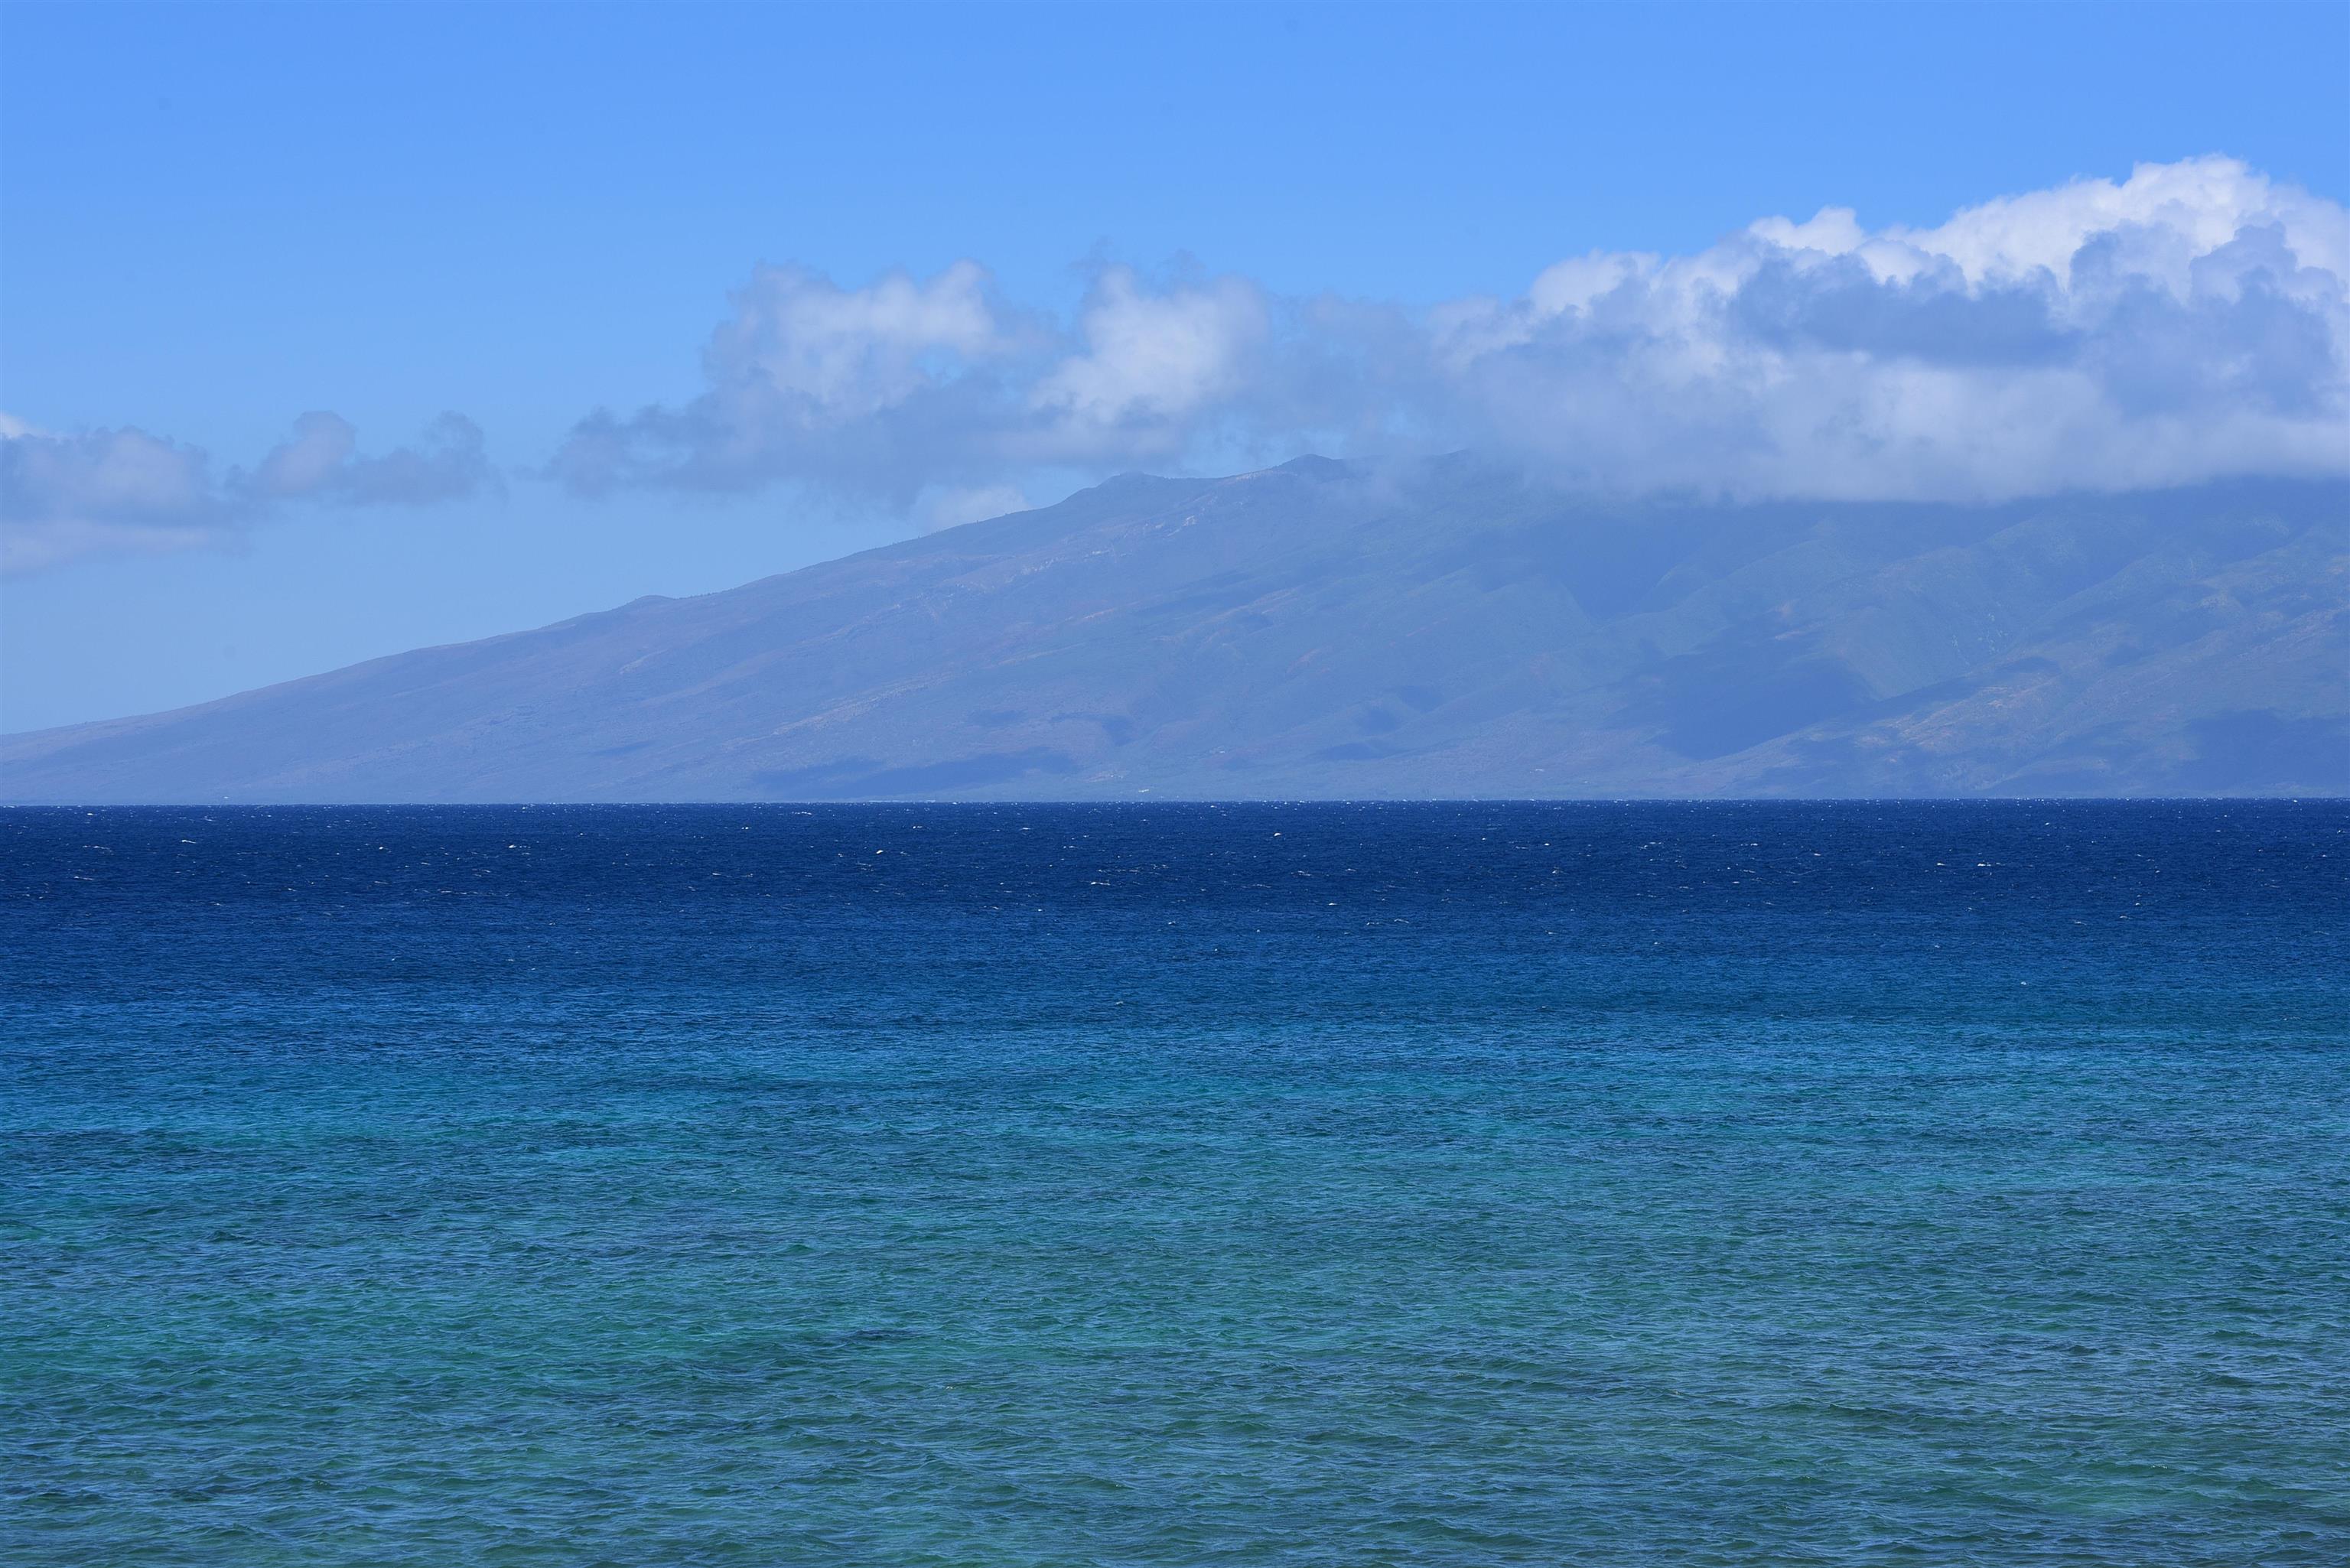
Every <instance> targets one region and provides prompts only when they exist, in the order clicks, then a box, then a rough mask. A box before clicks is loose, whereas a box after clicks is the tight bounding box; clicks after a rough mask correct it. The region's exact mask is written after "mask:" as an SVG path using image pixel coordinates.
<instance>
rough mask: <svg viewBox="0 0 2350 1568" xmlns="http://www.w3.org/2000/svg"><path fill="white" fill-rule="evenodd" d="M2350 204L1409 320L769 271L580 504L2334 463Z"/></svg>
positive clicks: (583, 429)
mask: <svg viewBox="0 0 2350 1568" xmlns="http://www.w3.org/2000/svg"><path fill="white" fill-rule="evenodd" d="M2345 279H2350V213H2345V210H2344V208H2342V207H2341V206H2340V205H2338V204H2336V203H2334V202H2329V201H2325V200H2323V199H2320V198H2317V197H2314V196H2311V195H2309V194H2308V193H2306V192H2301V191H2297V190H2294V189H2292V188H2289V187H2285V186H2281V185H2277V184H2274V183H2272V182H2271V181H2269V180H2268V179H2267V178H2266V177H2265V176H2263V175H2262V174H2260V173H2258V172H2257V171H2253V170H2251V169H2249V168H2247V167H2246V166H2244V165H2243V164H2241V163H2239V162H2236V161H2231V160H2228V159H2222V158H2208V159H2199V160H2194V161H2187V162H2183V163H2176V164H2168V165H2143V166H2141V167H2139V168H2138V169H2137V170H2136V171H2134V172H2133V173H2132V174H2131V175H2130V177H2129V178H2128V179H2127V180H2126V181H2123V182H2113V181H2108V180H2084V181H2080V182H2074V183H2072V184H2068V185H2064V186H2062V187H2059V188H2057V189H2054V190H2049V191H2041V192H2032V193H2030V194H2026V195H2022V196H2015V197H2009V198H2003V199H2002V200H1999V201H1995V202H1986V203H1984V204H1983V205H1981V206H1979V207H1974V208H1970V209H1968V210H1967V211H1965V212H1962V213H1958V214H1957V215H1955V216H1954V217H1952V218H1951V219H1950V221H1949V222H1948V223H1944V224H1942V225H1940V226H1939V227H1937V228H1932V229H1923V230H1910V229H1904V228H1899V227H1894V228H1887V229H1878V230H1868V229H1864V228H1863V227H1862V226H1861V225H1860V223H1858V221H1857V219H1856V217H1855V215H1854V214H1853V213H1850V212H1847V211H1844V210H1841V209H1830V210H1828V211H1825V212H1823V213H1819V214H1818V215H1816V216H1814V217H1813V218H1812V219H1810V220H1809V221H1807V222H1804V223H1794V222H1790V221H1789V220H1786V219H1783V218H1770V219H1764V220H1763V221H1761V222H1758V223H1753V224H1752V225H1750V226H1749V227H1747V228H1746V229H1744V230H1742V231H1740V232H1738V233H1736V234H1731V235H1730V236H1729V237H1727V238H1725V239H1724V240H1722V241H1721V243H1719V244H1716V245H1714V246H1713V247H1712V248H1711V249H1709V250H1706V251H1704V252H1701V253H1700V254H1695V255H1688V256H1671V257H1667V256H1658V255H1650V254H1635V253H1621V252H1598V253H1594V254H1589V255H1585V256H1577V257H1572V258H1569V259H1567V260H1565V261H1561V262H1560V263H1558V264H1557V265H1554V266H1552V267H1550V268H1549V269H1547V270H1546V271H1544V273H1542V274H1541V275H1539V276H1537V277H1536V278H1535V279H1534V281H1533V283H1532V284H1531V285H1530V286H1528V287H1527V289H1526V290H1525V292H1524V293H1523V294H1522V295H1520V296H1516V297H1514V298H1508V299H1493V298H1468V299H1461V300H1457V301H1452V302H1450V303H1448V304H1445V305H1443V306H1439V307H1438V308H1435V309H1433V310H1429V311H1424V312H1409V311H1405V310H1402V309H1399V308H1397V307H1393V306H1385V305H1380V304H1377V303H1364V302H1359V301H1349V300H1341V299H1336V298H1328V297H1323V298H1284V297H1279V296H1274V295H1271V294H1269V293H1267V292H1266V291H1265V290H1263V289H1262V288H1260V287H1258V286H1256V285H1254V284H1253V283H1251V282H1249V281H1248V280H1246V279H1243V278H1238V277H1191V278H1186V279H1180V280H1177V281H1174V282H1170V283H1161V284H1152V283H1150V282H1148V281H1146V280H1145V279H1143V278H1142V277H1140V276H1139V275H1137V274H1135V273H1133V272H1131V271H1129V270H1127V269H1125V268H1118V267H1112V268H1108V269H1106V270H1104V271H1103V272H1101V273H1100V274H1099V275H1097V278H1096V280H1095V282H1094V286H1093V287H1092V290H1091V292H1090V294H1089V296H1088V297H1087V300H1086V302H1085V304H1084V306H1083V307H1082V308H1081V309H1080V310H1079V312H1078V313H1077V316H1076V319H1075V320H1073V321H1067V322H1056V321H1053V320H1050V319H1046V318H1044V317H1038V316H1035V315H1034V314H1032V313H1027V312H1024V311H1022V310H1019V309H1017V308H1015V307H1014V306H1011V305H1010V304H1008V303H1007V302H1006V301H1004V300H1003V298H1002V297H1000V296H999V295H998V294H997V293H996V292H995V291H994V289H993V286H991V284H990V281H989V278H988V275H987V274H986V272H985V271H984V270H983V268H981V267H980V266H978V265H975V264H973V263H970V262H963V263H958V264H957V265H954V266H952V267H950V268H949V269H947V270H946V271H945V272H942V273H941V274H939V275H937V276H935V277H932V278H929V279H918V278H914V277H910V276H907V275H892V276H889V277H885V278H883V279H881V280H880V281H879V282H877V283H874V284H872V285H870V286H867V287H863V288H844V287H842V286H838V285H837V284H835V283H833V282H832V281H830V280H828V279H827V278H824V277H821V276H818V275H814V274H811V273H807V272H805V271H800V270H797V269H793V268H775V267H771V268H762V269H761V270H760V271H759V272H757V273H756V274H754V275H753V277H752V278H751V280H750V282H749V283H748V284H747V285H746V286H744V287H743V290H742V291H741V292H740V293H738V294H737V295H736V296H734V299H733V315H732V316H731V317H729V318H728V319H727V320H726V321H725V322H724V323H723V324H722V325H721V326H720V327H719V328H718V329H717V331H716V332H715V333H714V334H713V335H712V338H711V340H710V342H709V344H708V346H707V348H705V350H704V353H703V372H704V377H705V382H706V386H705V389H704V390H703V392H702V394H701V395H700V396H699V397H697V398H695V399H694V400H691V402H689V403H686V404H684V405H683V406H681V407H652V408H647V409H643V410H639V411H637V412H635V413H633V414H629V415H625V416H623V415H619V414H615V413H612V412H610V411H607V410H598V412H596V413H594V414H591V415H590V416H589V417H587V419H585V420H583V421H580V422H579V424H578V425H577V428H576V429H575V430H574V431H573V432H572V434H571V436H570V438H569V439H568V440H567V442H566V443H565V444H564V446H563V448H562V449H561V451H560V452H559V453H558V454H557V456H556V461H555V462H554V464H553V472H555V474H556V476H557V477H558V478H559V479H561V480H562V481H563V482H564V483H566V484H567V486H568V487H570V488H571V489H572V490H574V491H575V492H577V493H589V494H592V493H600V492H604V491H608V490H612V489H616V488H623V487H632V486H668V487H677V488H685V489H707V490H746V489H755V488H758V487H761V486H764V485H766V484H770V483H777V482H796V483H810V484H815V485H818V486H822V487H828V488H832V489H836V490H837V491H840V492H843V493H850V494H855V495H862V496H866V497H868V498H871V499H875V500H879V501H882V502H886V503H888V504H894V505H898V506H901V507H906V508H908V509H910V510H912V511H916V512H920V513H923V514H926V515H929V516H931V518H933V519H934V520H935V519H936V518H939V517H943V516H948V515H951V514H958V513H960V512H962V511H963V510H964V509H965V508H964V506H962V505H961V504H950V505H947V506H946V507H945V508H944V509H943V510H942V509H941V505H940V503H939V502H938V499H937V498H938V497H941V496H948V497H957V498H961V497H973V496H991V497H1001V496H1005V495H1013V494H1016V493H1017V491H1016V490H1015V489H1010V488H1007V487H1013V486H1017V485H1019V484H1020V483H1021V482H1022V480H1023V478H1024V476H1026V475H1030V474H1033V473H1035V472H1037V471H1039V470H1042V469H1055V468H1057V469H1076V470H1094V471H1107V470H1110V469H1116V468H1122V467H1130V466H1141V465H1149V464H1177V463H1182V462H1215V461H1218V460H1221V459H1228V458H1231V457H1232V456H1235V455H1243V456H1263V457H1267V458H1271V457H1277V456H1286V455H1293V454H1294V453H1295V452H1298V451H1301V450H1305V449H1307V448H1315V449H1319V450H1324V451H1342V452H1347V451H1350V452H1362V453H1385V452H1395V451H1398V450H1417V449H1425V448H1430V447H1452V446H1469V447H1474V448H1478V449H1481V450H1482V451H1484V452H1489V453H1491V454H1492V455H1496V456H1502V457H1514V458H1517V459H1520V460H1523V461H1524V462H1528V463H1529V464H1531V465H1533V466H1534V467H1536V468H1538V469H1539V470H1541V471H1542V472H1544V473H1545V474H1546V475H1547V476H1549V477H1551V478H1553V479H1555V480H1559V481H1563V482H1566V483H1578V484H1585V485H1590V486H1594V487H1597V488H1601V489H1607V490H1619V491H1649V490H1658V489H1690V490H1695V491H1698V492H1701V493H1718V494H1725V495H1733V496H1765V495H1779V496H1819V497H1842V498H1894V497H1900V498H1950V499H1984V498H1995V497H2000V496H2007V495H2013V494H2019V493H2035V492H2045V491H2054V490H2060V489H2067V488H2076V487H2078V488H2093V489H2114V488H2131V487H2137V486H2146V485H2160V484H2169V483H2185V482H2192V481H2196V480H2200V479H2207V478H2211V477H2216V476H2220V475H2225V474H2236V473H2275V474H2312V473H2342V472H2350V425H2345V418H2350V396H2345V345H2350V290H2345Z"/></svg>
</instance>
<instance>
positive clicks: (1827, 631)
mask: <svg viewBox="0 0 2350 1568" xmlns="http://www.w3.org/2000/svg"><path fill="white" fill-rule="evenodd" d="M2345 791H2350V484H2345V483H2338V482H2323V483H2293V482H2279V481H2257V482H2252V481H2247V482H2243V483H2230V484H2217V485H2210V486H2203V487H2199V488H2194V489H2187V490H2175V491H2163V492H2154V493H2133V494H2118V495H2076V496H2064V497H2057V498H2052V499H2044V500H2036V501H2022V502H2012V503H2006V504H1999V505H1991V506H1959V505H1926V504H1832V503H1816V502H1806V503H1773V504H1752V505H1729V504H1699V503H1687V504H1674V503H1667V502H1659V501H1643V502H1638V503H1629V502H1626V503H1615V502H1608V501H1604V500H1594V499H1590V498H1578V497H1575V496H1572V495H1568V494H1564V493H1557V492H1555V491H1549V490H1544V489H1542V488H1540V487H1534V486H1529V485H1527V484H1525V483H1522V482H1520V481H1518V480H1516V479H1513V478H1512V477H1511V476H1509V475H1508V474H1506V473H1504V472H1499V471H1496V470H1493V469H1491V468H1488V467H1485V466H1482V465H1480V464H1479V463H1477V462H1472V461H1470V460H1468V459H1466V458H1453V459H1447V460H1440V461H1436V462H1423V463H1418V464H1414V465H1412V466H1410V467H1409V468H1408V469H1405V470H1403V471H1402V472H1371V471H1368V470H1366V469H1364V468H1361V467H1358V466H1354V465H1349V464H1344V463H1339V462H1331V461H1327V460H1324V459H1319V458H1306V459H1301V460H1299V461H1297V462H1291V463H1287V464H1284V465H1283V466H1281V467H1279V468H1274V469H1269V470H1265V471H1263V472H1255V473H1246V474H1241V475H1237V476H1234V477H1232V478H1225V479H1216V480H1194V479H1164V478H1149V477H1145V476H1141V475H1129V476H1127V477H1124V478H1120V479H1117V480H1113V481H1111V482H1109V483H1105V484H1102V485H1099V486H1097V487H1096V488H1093V489H1089V490H1086V491H1083V492H1080V493H1077V494H1076V495H1074V496H1071V497H1070V498H1069V499H1068V500H1066V501H1064V502H1062V503H1061V504H1058V505H1055V506H1049V507H1045V508H1044V509H1042V510H1039V511H1034V512H1025V513H1020V514H1014V515H1011V516H1006V517H1000V518H996V519H994V520H992V521H988V522H983V523H974V524H967V525H965V526H962V527H959V528H954V529H951V530H948V531H946V532H943V533H940V534H935V535H929V536H927V537H923V538H920V539H914V540H910V541H908V542H906V543H903V544H899V545H891V546H889V547H887V548H883V549H879V550H873V551H868V552H866V553H864V554H862V555H858V556H850V557H847V558H846V559H843V560H838V561H833V562H829V563H827V564H824V565H820V566H810V567H807V568H806V569H804V570H801V571H796V572H792V573H788V574H786V575H784V576H776V577H771V578H768V579H765V580H764V581H761V582H756V583H753V584H751V585H749V586H747V587H741V588H736V589H733V590H732V591H730V592H725V593H719V594H712V595H707V596H704V597H697V598H690V599H660V598H649V599H640V600H639V601H637V602H636V603H633V604H629V605H626V606H623V607H620V608H618V609H614V610H610V611H607V612H604V613H601V614H596V615H587V616H582V617H580V618H577V619H574V620H568V621H564V622H562V623H560V624H557V625H555V626H549V627H545V628H540V629H537V630H535V631H526V632H520V633H516V634H514V635H511V636H506V637H498V638H492V639H486V640H484V641H480V642H473V643H467V644H463V645H459V646H452V647H445V648H431V649H419V650H417V651H415V652H412V653H406V654H401V655H399V656H397V657H394V658H389V659H375V660H372V661H370V662H368V663H364V664H359V665H355V666H352V667H351V668H349V669H346V670H337V671H334V672H332V673H329V674H324V675H318V676H315V677H312V678H309V679H307V680H296V681H291V682H288V683H286V684H284V685H280V686H274V687H270V688H267V689H265V690H263V691H251V692H247V693H244V694H243V695H240V696H235V697H231V698H227V699H224V700H223V701H215V702H208V703H204V704H202V705H200V706H197V707H192V708H187V709H182V710H180V711H175V712H169V713H161V714H156V715H152V716H148V717H142V718H130V719H121V720H116V721H111V722H102V723H92V724H81V725H76V726H72V727H69V728H65V729H57V730H50V731H45V732H33V733H26V734H19V735H14V736H9V737H6V738H5V740H0V799H5V800H6V801H9V802H12V803H39V802H47V803H72V804H99V803H137V802H157V803H161V802H180V803H210V802H255V803H286V802H355V801H368V802H382V803H409V802H417V803H422V802H465V801H684V800H847V799H874V800H884V799H931V798H952V799H973V800H982V799H1007V800H1008V799H1135V798H1162V799H1163V798H1195V799H1233V798H1286V799H1305V798H1359V799H1373V798H1396V797H1413V796H1451V797H1463V798H1476V797H1568V796H1647V795H1672V796H1721V795H1751V796H1940V795H1950V796H1981V795H2161V794H2261V795H2272V794H2343V793H2345Z"/></svg>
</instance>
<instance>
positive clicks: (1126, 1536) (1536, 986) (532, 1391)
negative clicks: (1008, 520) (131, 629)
mask: <svg viewBox="0 0 2350 1568" xmlns="http://www.w3.org/2000/svg"><path fill="white" fill-rule="evenodd" d="M0 845H5V857H0V1177H4V1178H5V1179H0V1560H5V1561H6V1562H7V1563H26V1564H33V1563H39V1564H83V1563H87V1564H108V1565H109V1568H111V1565H120V1564H140V1565H146V1564H180V1563H186V1564H224V1565H226V1564H234V1565H238V1568H274V1565H277V1564H289V1565H290V1564H303V1565H317V1564H361V1563H365V1564H408V1563H414V1564H432V1565H434V1568H447V1565H451V1564H474V1563H480V1564H516V1565H522V1564H540V1563H545V1564H564V1565H573V1564H591V1563H606V1564H629V1565H634V1564H645V1565H655V1564H660V1565H687V1564H736V1563H740V1564H843V1565H847V1564H859V1565H864V1564H974V1565H995V1564H1002V1565H1007V1568H1009V1565H1014V1564H1018V1565H1032V1564H1035V1565H1041V1564H1092V1563H1099V1564H1128V1563H1132V1564H1159V1563H1165V1564H1193V1563H1201V1564H1254V1563H1267V1564H1274V1563H1278V1564H1300V1565H1303V1564H1329V1565H1332V1568H1339V1565H1346V1568H1354V1565H1363V1564H1387V1563H1392V1564H1407V1563H1409V1564H1456V1563H1457V1564H1485V1563H1540V1564H1586V1563H1587V1564H1607V1565H1611V1568H1617V1565H1644V1564H1701V1563H1702V1564H1748V1563H1771V1564H1814V1563H1816V1564H1860V1563H1870V1564H1878V1563H1925V1564H1944V1563H1952V1564H1960V1563H1965V1564H1972V1563H1981V1564H1998V1565H2002V1568H2009V1565H2015V1564H2040V1563H2080V1564H2091V1563H2112V1564H2132V1565H2140V1564H2171V1563H2210V1564H2228V1565H2230V1568H2241V1565H2243V1564H2249V1563H2262V1564H2282V1563H2311V1564H2326V1565H2328V1568H2332V1565H2336V1564H2339V1563H2343V1562H2345V1561H2350V805H2344V804H2342V803H2331V804H2323V803H2313V804H2292V803H2247V802H2200V803H2192V802H2162V803H2143V804H2098V803H2078V802H2074V803H2032V802H2025V803H2007V804H1968V805H1959V804H1866V803H1863V804H1835V805H1822V804H1725V805H1695V804H1689V805H1642V804H1565V805H1487V804H1475V805H1466V804H1436V805H1222V806H1217V805H1127V806H1048V805H1019V806H1014V805H961V806H955V805H887V806H821V807H806V808H795V807H790V806H695V807H668V806H660V807H651V806H648V807H537V808H525V807H481V808H448V809H426V808H345V807H336V808H304V809H214V810H204V809H170V810H164V809H140V810H133V809H124V810H107V811H99V812H89V813H85V812H80V811H63V810H16V811H8V812H5V813H0Z"/></svg>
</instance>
